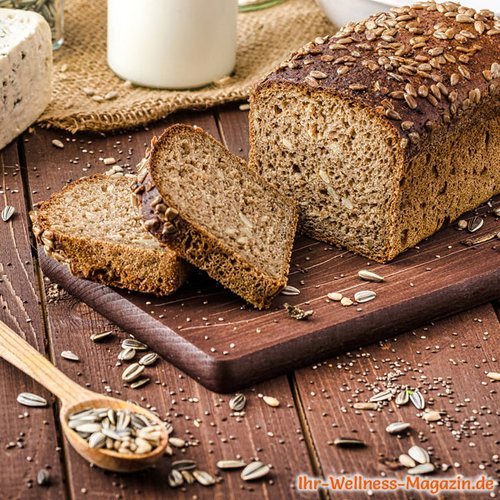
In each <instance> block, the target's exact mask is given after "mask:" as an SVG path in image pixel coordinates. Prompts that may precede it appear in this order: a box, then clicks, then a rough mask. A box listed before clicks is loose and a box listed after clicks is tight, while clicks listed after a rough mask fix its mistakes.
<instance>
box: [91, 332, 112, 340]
mask: <svg viewBox="0 0 500 500" xmlns="http://www.w3.org/2000/svg"><path fill="white" fill-rule="evenodd" d="M113 334H114V332H112V331H111V330H108V331H106V332H98V333H93V334H92V335H91V336H90V340H92V341H93V342H100V341H101V340H104V339H107V338H108V337H111V336H112V335H113Z"/></svg>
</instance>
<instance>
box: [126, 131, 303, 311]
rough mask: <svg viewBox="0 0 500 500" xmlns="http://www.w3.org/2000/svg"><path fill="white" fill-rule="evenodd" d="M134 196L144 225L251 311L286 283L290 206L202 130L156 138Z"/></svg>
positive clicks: (293, 222)
mask: <svg viewBox="0 0 500 500" xmlns="http://www.w3.org/2000/svg"><path fill="white" fill-rule="evenodd" d="M139 181H140V184H139V185H138V186H137V187H136V189H135V192H136V194H137V196H138V198H139V200H140V203H141V204H142V205H141V206H142V215H143V217H144V218H145V219H146V222H145V227H146V228H147V229H149V230H150V231H151V232H152V234H154V235H155V236H157V237H158V238H159V239H160V241H162V242H163V243H164V244H166V245H168V246H169V247H170V248H172V249H174V250H175V251H176V252H178V253H179V255H181V256H182V257H184V258H185V259H186V260H187V261H188V262H191V263H192V264H194V265H195V266H197V267H198V268H200V269H202V270H204V271H206V272H207V273H208V274H209V275H210V276H211V277H212V278H214V279H215V280H217V281H218V282H219V283H221V284H222V285H223V286H225V287H227V288H229V289H230V290H232V291H233V292H234V293H236V294H238V295H239V296H240V297H242V298H244V299H245V300H246V301H248V302H249V303H251V304H253V305H254V306H255V307H257V308H259V309H262V308H266V307H269V305H270V302H271V299H272V298H273V297H274V296H275V295H276V294H277V293H279V291H280V290H281V289H282V288H283V287H284V286H285V285H286V282H287V277H288V270H289V266H290V256H291V252H292V246H293V240H294V236H295V230H296V226H297V211H296V208H295V205H294V203H293V202H292V201H291V200H289V199H287V198H286V197H285V196H283V195H282V194H281V193H279V192H278V191H277V190H275V189H274V188H273V187H272V186H270V185H269V184H268V183H267V182H266V181H264V180H263V179H261V178H259V177H258V176H256V175H255V174H254V173H253V172H251V171H250V170H249V169H248V167H247V165H246V163H245V162H244V161H243V160H242V159H241V158H238V157H237V156H235V155H233V154H232V153H231V152H229V151H228V150H227V149H226V148H225V147H224V146H223V145H222V144H220V143H219V142H218V141H216V140H215V139H214V138H213V137H211V136H210V135H208V134H207V133H205V132H204V131H202V130H201V129H199V128H194V127H189V126H186V125H174V126H173V127H170V128H168V129H167V130H165V132H164V133H163V134H162V135H161V136H160V138H159V139H158V140H156V139H155V140H153V147H152V150H151V151H150V152H149V153H148V157H147V159H146V161H145V165H144V169H143V171H142V175H141V174H139Z"/></svg>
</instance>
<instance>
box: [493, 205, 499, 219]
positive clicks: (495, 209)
mask: <svg viewBox="0 0 500 500" xmlns="http://www.w3.org/2000/svg"><path fill="white" fill-rule="evenodd" d="M493 213H494V214H495V216H496V217H500V207H496V208H494V209H493Z"/></svg>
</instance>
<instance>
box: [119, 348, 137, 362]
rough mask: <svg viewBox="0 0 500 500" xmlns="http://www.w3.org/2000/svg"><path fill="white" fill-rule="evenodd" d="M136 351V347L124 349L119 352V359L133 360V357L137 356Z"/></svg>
mask: <svg viewBox="0 0 500 500" xmlns="http://www.w3.org/2000/svg"><path fill="white" fill-rule="evenodd" d="M136 352H137V351H136V350H135V349H131V348H126V349H123V350H121V351H120V353H119V354H118V359H119V360H120V361H131V360H132V359H134V358H135V354H136Z"/></svg>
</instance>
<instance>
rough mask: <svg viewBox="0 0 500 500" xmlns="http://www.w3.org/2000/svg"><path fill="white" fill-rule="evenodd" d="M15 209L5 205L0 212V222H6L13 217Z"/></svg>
mask: <svg viewBox="0 0 500 500" xmlns="http://www.w3.org/2000/svg"><path fill="white" fill-rule="evenodd" d="M15 211H16V209H15V208H14V207H13V206H12V205H5V207H4V209H3V210H2V220H3V221H4V222H7V221H8V220H9V219H10V218H11V217H12V216H13V215H14V212H15Z"/></svg>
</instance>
